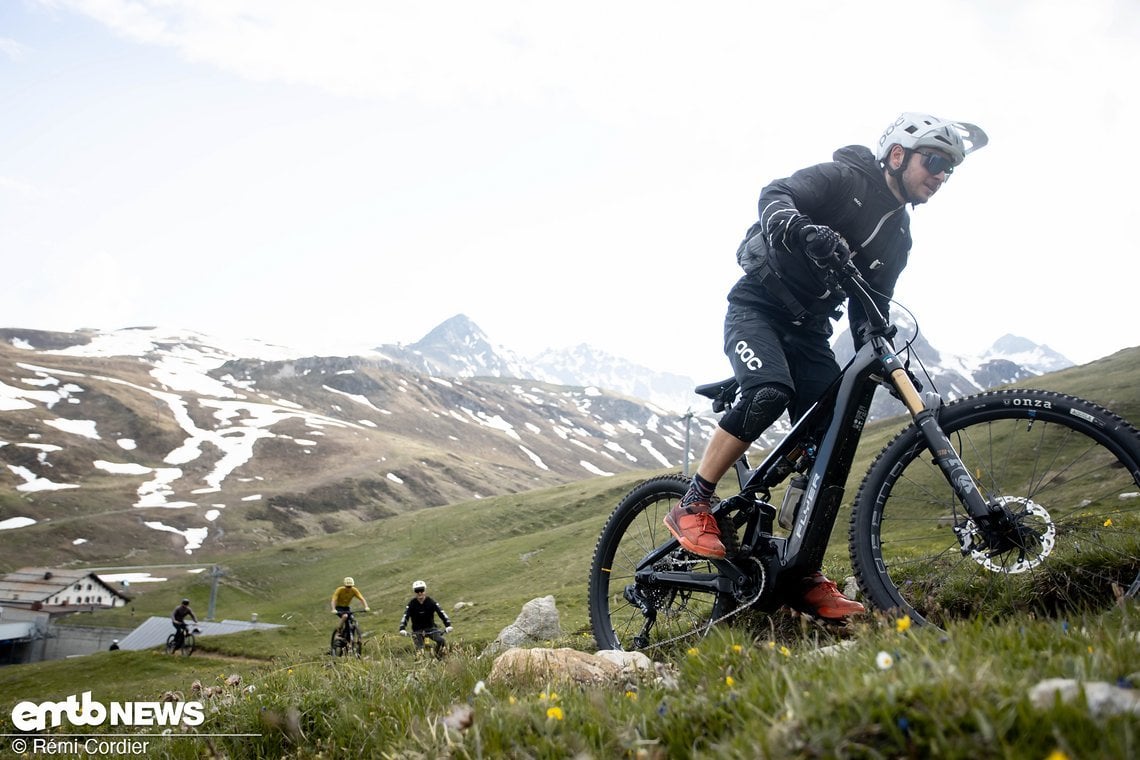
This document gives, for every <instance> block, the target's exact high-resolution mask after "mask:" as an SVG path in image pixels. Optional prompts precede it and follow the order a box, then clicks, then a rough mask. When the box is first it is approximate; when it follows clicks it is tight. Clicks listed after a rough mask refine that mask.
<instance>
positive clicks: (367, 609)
mask: <svg viewBox="0 0 1140 760" xmlns="http://www.w3.org/2000/svg"><path fill="white" fill-rule="evenodd" d="M364 611H365V612H372V608H371V607H365V608H364Z"/></svg>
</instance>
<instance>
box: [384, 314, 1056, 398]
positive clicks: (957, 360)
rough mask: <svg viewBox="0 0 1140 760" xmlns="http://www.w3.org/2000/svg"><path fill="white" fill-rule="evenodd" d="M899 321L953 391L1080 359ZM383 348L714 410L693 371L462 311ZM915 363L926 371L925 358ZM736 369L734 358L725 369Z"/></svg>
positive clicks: (398, 356)
mask: <svg viewBox="0 0 1140 760" xmlns="http://www.w3.org/2000/svg"><path fill="white" fill-rule="evenodd" d="M895 325H896V326H897V327H898V328H899V332H898V337H897V338H896V339H895V344H896V346H898V347H900V350H901V347H902V345H903V344H904V343H905V342H907V341H909V342H910V344H911V348H912V350H913V351H914V352H915V354H916V355H917V357H918V359H920V360H921V364H922V365H923V366H924V367H925V368H926V370H927V371H928V372H929V374H930V377H931V379H933V381H934V385H935V387H937V388H938V389H939V390H941V391H942V392H943V393H945V394H947V395H948V396H950V397H951V398H958V397H960V396H965V395H969V394H971V393H976V392H978V391H980V390H983V389H986V388H992V387H994V386H998V385H1004V384H1008V383H1013V382H1016V381H1017V380H1020V379H1022V378H1026V377H1033V376H1035V375H1040V374H1044V373H1046V372H1053V371H1056V370H1058V369H1064V368H1065V367H1071V366H1072V365H1073V363H1072V362H1071V361H1069V360H1068V359H1066V358H1065V357H1064V356H1061V355H1060V354H1058V353H1057V352H1055V351H1053V350H1051V349H1050V348H1049V347H1048V346H1039V345H1037V344H1035V343H1033V342H1032V341H1029V340H1027V339H1025V338H1019V337H1017V336H1013V335H1006V336H1005V337H1003V338H1001V339H1000V340H998V341H997V342H995V343H994V344H993V345H992V346H991V347H989V348H988V349H986V350H985V351H984V352H982V353H981V354H979V355H978V356H975V357H968V356H967V357H963V356H949V355H947V356H944V355H943V354H942V353H941V352H940V351H938V350H937V349H936V348H935V347H934V346H932V345H931V344H930V343H929V342H928V341H927V340H926V338H925V337H924V336H922V335H921V334H919V335H916V329H915V325H914V322H913V321H912V320H911V319H910V318H909V317H908V316H907V315H906V314H905V313H900V314H899V315H897V316H896V317H895ZM834 345H835V353H836V358H837V359H838V361H839V363H840V364H841V365H842V364H845V363H846V362H847V361H849V360H850V359H851V357H852V356H853V355H854V349H853V347H852V346H853V344H852V342H851V336H850V333H849V332H848V331H846V330H845V331H844V332H843V333H841V334H840V335H839V336H838V337H837V338H836V339H835V344H834ZM376 352H377V353H378V354H379V355H381V356H384V357H386V358H388V359H390V360H392V361H394V362H397V363H399V364H403V365H405V366H407V367H410V368H412V369H414V370H416V371H417V372H423V373H425V374H428V375H432V376H436V377H516V378H522V379H532V380H541V381H543V382H548V383H554V384H557V385H566V386H578V387H581V386H596V387H598V388H604V389H606V390H609V391H612V392H614V393H617V394H620V395H623V396H629V397H631V398H635V399H643V400H645V401H649V402H651V403H653V404H655V405H656V406H659V407H661V408H662V409H664V410H669V411H671V412H673V413H678V414H679V413H683V412H685V411H687V410H689V409H692V410H693V411H695V412H696V413H698V414H704V413H705V412H706V411H707V410H708V402H707V400H705V399H702V398H700V397H699V396H697V395H695V394H694V393H693V388H694V387H695V385H696V383H695V382H694V381H693V380H692V379H691V378H688V377H684V376H681V375H675V374H669V373H664V372H658V371H656V370H653V369H650V368H648V367H644V366H640V365H637V364H634V363H632V362H629V361H626V360H625V359H622V358H620V357H616V356H613V355H611V354H607V353H605V352H603V351H599V350H597V349H595V348H592V347H591V346H588V345H586V344H581V345H578V346H575V347H573V348H566V349H547V350H546V351H543V352H542V353H541V354H539V355H537V356H533V357H522V356H519V355H518V354H516V353H515V352H513V351H511V350H510V349H508V348H506V347H503V346H497V345H495V344H493V343H492V342H491V340H490V339H489V338H488V337H487V335H486V334H485V333H484V332H483V331H482V330H481V329H480V328H479V326H478V325H476V324H475V323H474V322H472V321H471V320H470V319H468V318H467V317H466V316H464V315H462V314H459V315H456V316H454V317H452V318H450V319H448V320H447V321H445V322H443V323H442V324H440V325H439V326H438V327H436V328H435V329H433V330H432V331H431V332H430V333H428V334H427V335H426V336H424V338H423V339H421V340H420V341H417V342H416V343H413V344H411V345H410V346H393V345H384V346H380V347H378V348H377V349H376ZM912 370H913V371H914V372H915V373H916V374H919V375H921V374H922V372H921V370H920V369H919V367H918V362H915V366H913V367H912ZM728 374H729V371H728V367H727V362H726V365H725V376H726V377H727V376H728ZM876 411H877V410H872V413H873V414H874V413H875V412H876Z"/></svg>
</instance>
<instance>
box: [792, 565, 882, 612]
mask: <svg viewBox="0 0 1140 760" xmlns="http://www.w3.org/2000/svg"><path fill="white" fill-rule="evenodd" d="M804 586H805V588H804V594H803V596H802V597H800V599H801V602H802V604H803V606H804V607H805V608H807V609H808V610H810V611H812V612H813V613H815V615H816V617H821V618H825V619H827V620H843V619H844V618H846V617H847V616H848V615H858V614H860V613H862V612H866V611H867V608H866V607H864V606H863V605H862V604H860V603H859V602H856V601H853V600H851V599H848V598H847V597H845V596H844V595H843V594H841V593H839V587H838V586H836V585H835V581H831V580H828V579H827V578H826V577H824V575H823V573H813V574H812V575H809V576H808V577H807V578H804Z"/></svg>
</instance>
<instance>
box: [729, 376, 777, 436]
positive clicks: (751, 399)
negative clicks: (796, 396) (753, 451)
mask: <svg viewBox="0 0 1140 760" xmlns="http://www.w3.org/2000/svg"><path fill="white" fill-rule="evenodd" d="M791 400H792V394H791V391H789V390H788V389H787V388H785V387H784V386H782V385H778V384H775V383H772V384H768V385H760V386H757V387H755V388H750V389H748V390H745V391H744V393H743V394H742V395H741V397H740V398H739V399H737V402H736V403H735V404H733V406H732V408H731V409H729V410H728V413H727V414H725V415H724V417H722V418H721V420H720V427H721V428H722V429H723V430H724V431H725V432H726V433H730V434H732V435H734V436H736V437H737V438H739V439H740V440H742V441H748V442H752V441H755V440H756V439H757V438H759V437H760V436H761V435H763V434H764V431H765V430H767V429H768V428H770V427H771V426H772V423H773V422H775V421H776V420H778V419H780V415H781V414H783V413H784V410H785V409H787V408H788V404H789V403H791Z"/></svg>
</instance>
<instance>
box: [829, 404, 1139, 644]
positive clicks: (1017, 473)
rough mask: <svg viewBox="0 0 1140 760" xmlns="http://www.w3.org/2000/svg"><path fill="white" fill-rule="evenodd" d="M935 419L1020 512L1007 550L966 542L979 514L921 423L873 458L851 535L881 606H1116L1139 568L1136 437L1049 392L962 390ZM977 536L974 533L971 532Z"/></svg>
mask: <svg viewBox="0 0 1140 760" xmlns="http://www.w3.org/2000/svg"><path fill="white" fill-rule="evenodd" d="M939 421H940V424H941V426H942V429H943V430H944V431H945V432H946V433H947V435H948V436H949V438H950V441H951V442H952V443H953V444H954V447H955V449H957V452H958V454H959V456H960V457H961V459H962V462H963V464H964V465H965V467H966V469H967V470H969V472H970V474H971V475H972V476H973V478H974V480H975V482H976V483H977V484H978V486H979V487H980V488H981V490H982V493H983V495H984V496H985V497H987V498H988V499H990V500H991V501H994V500H997V501H999V502H1000V503H1001V504H1003V505H1004V506H1005V507H1006V508H1007V509H1008V511H1009V512H1010V513H1011V514H1012V515H1013V517H1014V520H1013V521H1011V522H1009V523H1008V524H1009V526H1010V528H1009V530H1007V531H1006V534H1005V535H1006V536H1007V539H1008V540H1007V541H1006V542H1005V543H1004V545H1003V546H1002V547H997V548H995V547H987V549H986V550H985V551H967V552H965V553H964V552H963V549H962V546H961V545H960V543H959V540H958V536H957V535H956V533H955V530H954V529H955V527H957V529H958V530H959V531H961V532H964V533H966V534H971V529H972V528H976V524H974V523H973V522H972V521H970V520H969V519H968V518H969V516H968V515H967V514H966V513H965V510H964V508H963V507H962V505H961V503H960V502H959V500H958V499H957V498H956V496H955V495H954V493H953V491H952V490H951V488H950V486H949V484H948V483H947V481H946V479H945V477H944V476H943V474H942V472H941V470H940V469H939V468H938V466H937V465H936V464H935V463H934V462H933V460H932V458H931V454H930V451H929V450H928V447H927V445H926V442H925V441H924V440H923V438H922V436H921V435H920V434H919V432H918V430H917V429H916V427H915V426H914V425H911V426H910V427H908V428H907V429H905V430H904V431H903V432H901V433H900V434H899V435H898V436H896V437H895V439H894V440H892V441H891V442H890V443H889V444H887V446H886V447H885V448H884V449H883V450H882V452H880V454H879V455H878V457H877V458H876V459H875V461H874V463H873V464H872V465H871V467H870V469H869V470H868V472H867V475H866V477H865V478H864V480H863V482H862V484H861V485H860V487H859V490H858V492H857V494H856V497H855V503H854V506H853V509H852V516H851V523H850V528H849V533H848V543H849V549H850V552H851V561H852V565H853V567H854V571H855V575H856V578H857V579H858V581H859V585H860V587H861V588H862V590H863V592H864V594H865V595H866V596H867V598H868V600H869V601H870V602H871V604H872V605H873V606H874V607H876V608H878V609H879V610H882V611H888V612H890V613H892V614H895V615H899V616H902V615H907V616H909V617H910V618H911V619H912V620H914V621H915V622H917V623H932V624H935V625H941V624H943V623H946V622H948V621H950V620H953V619H961V618H969V617H976V616H979V615H984V616H990V617H993V616H1000V615H1004V614H1010V613H1013V612H1027V611H1033V612H1038V613H1042V614H1057V613H1059V612H1062V611H1068V610H1071V609H1079V608H1082V607H1087V606H1093V607H1100V606H1104V605H1105V604H1106V603H1111V601H1112V599H1113V598H1114V594H1119V589H1120V588H1125V589H1126V588H1128V587H1129V584H1132V583H1134V582H1135V581H1136V579H1137V577H1138V574H1140V434H1138V433H1137V431H1136V430H1135V429H1134V428H1132V427H1131V426H1130V425H1129V424H1128V423H1127V422H1125V421H1124V420H1123V419H1121V418H1120V417H1118V416H1116V415H1115V414H1113V413H1112V412H1110V411H1108V410H1106V409H1103V408H1101V407H1099V406H1097V405H1095V404H1093V403H1090V402H1088V401H1084V400H1082V399H1078V398H1074V397H1071V396H1067V395H1063V394H1059V393H1054V392H1051V391H1042V390H1002V391H994V392H988V393H982V394H979V395H977V396H971V397H968V398H964V399H960V400H958V401H955V402H953V403H951V404H948V405H947V406H945V407H944V408H943V410H942V411H941V413H940V416H939ZM973 535H976V533H974V534H973Z"/></svg>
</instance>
